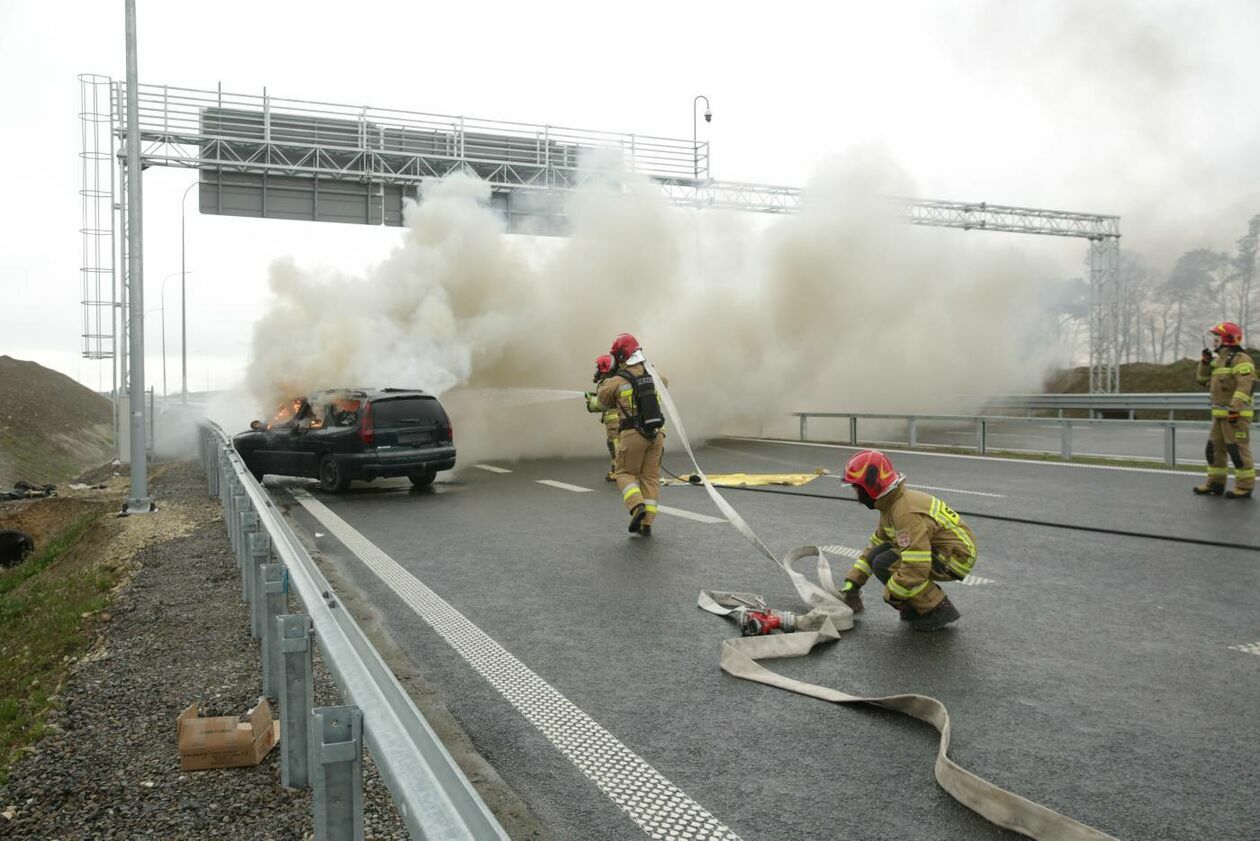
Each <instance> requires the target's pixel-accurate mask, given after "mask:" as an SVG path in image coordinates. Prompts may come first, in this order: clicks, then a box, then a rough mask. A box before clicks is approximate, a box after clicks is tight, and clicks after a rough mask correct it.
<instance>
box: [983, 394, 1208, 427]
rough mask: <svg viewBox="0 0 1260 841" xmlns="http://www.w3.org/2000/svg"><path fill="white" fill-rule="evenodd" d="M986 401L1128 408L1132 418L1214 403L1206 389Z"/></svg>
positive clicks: (991, 404) (1000, 405) (1032, 406)
mask: <svg viewBox="0 0 1260 841" xmlns="http://www.w3.org/2000/svg"><path fill="white" fill-rule="evenodd" d="M985 402H986V406H987V407H988V408H993V409H1024V410H1028V411H1036V410H1041V409H1050V410H1057V411H1060V412H1062V411H1063V410H1065V409H1088V410H1090V411H1103V410H1108V411H1116V410H1119V411H1126V412H1128V413H1129V415H1130V419H1131V418H1132V415H1133V413H1134V412H1147V411H1156V412H1168V418H1169V420H1172V417H1173V412H1194V411H1207V410H1208V409H1209V408H1211V405H1212V404H1211V401H1210V400H1209V398H1208V393H1207V392H1206V391H1202V392H1200V391H1187V392H1151V393H1130V394H1119V393H1107V394H1008V395H1003V396H1000V397H991V398H989V399H988V400H986V401H985Z"/></svg>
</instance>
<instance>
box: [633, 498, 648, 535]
mask: <svg viewBox="0 0 1260 841" xmlns="http://www.w3.org/2000/svg"><path fill="white" fill-rule="evenodd" d="M646 516H647V506H646V505H644V504H643V503H642V502H640V503H639V504H638V505H636V506H634V508H633V509H632V510H631V511H630V533H631V534H638V533H639V527H640V526H642V525H643V518H644V517H646Z"/></svg>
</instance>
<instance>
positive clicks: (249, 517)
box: [236, 510, 261, 601]
mask: <svg viewBox="0 0 1260 841" xmlns="http://www.w3.org/2000/svg"><path fill="white" fill-rule="evenodd" d="M240 518H241V545H240V549H239V550H238V551H237V553H236V568H237V570H238V571H239V572H240V573H241V598H243V599H246V600H247V601H248V599H249V595H250V592H251V590H250V588H249V559H250V552H251V551H252V550H251V548H250V547H252V546H253V541H254V536H255V535H256V534H257V533H258V532H259V531H261V529H260V528H259V521H258V513H257V512H256V511H249V510H246V511H242V512H241V513H240Z"/></svg>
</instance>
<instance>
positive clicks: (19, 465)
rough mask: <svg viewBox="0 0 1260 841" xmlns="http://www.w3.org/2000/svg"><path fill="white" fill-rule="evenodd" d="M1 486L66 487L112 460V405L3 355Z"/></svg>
mask: <svg viewBox="0 0 1260 841" xmlns="http://www.w3.org/2000/svg"><path fill="white" fill-rule="evenodd" d="M0 395H3V404H2V405H0V487H11V486H12V485H13V483H14V482H16V481H18V480H19V479H22V480H25V481H27V482H32V483H35V484H41V483H45V482H54V483H56V482H65V481H67V480H69V479H73V478H74V477H76V476H78V475H79V474H80V473H82V472H83V471H84V470H87V469H88V468H91V467H96V466H98V465H100V464H102V463H104V462H107V461H109V460H110V459H111V458H112V457H113V453H114V448H113V444H112V437H113V409H112V407H111V406H110V402H109V401H108V400H107V399H105V398H104V397H102V396H101V395H99V394H97V393H96V392H94V391H92V390H91V389H88V388H84V387H83V386H81V385H79V384H78V383H76V382H75V381H74V380H72V379H70V378H69V377H67V376H65V375H64V374H59V373H57V372H56V371H52V370H49V369H48V368H45V367H44V366H42V365H40V364H38V363H35V362H25V361H22V360H20V359H13V358H12V357H9V356H0Z"/></svg>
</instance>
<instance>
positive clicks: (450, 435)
mask: <svg viewBox="0 0 1260 841" xmlns="http://www.w3.org/2000/svg"><path fill="white" fill-rule="evenodd" d="M446 440H447V441H450V442H451V443H452V444H454V443H455V427H454V426H452V425H451V422H450V421H447V422H446Z"/></svg>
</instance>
